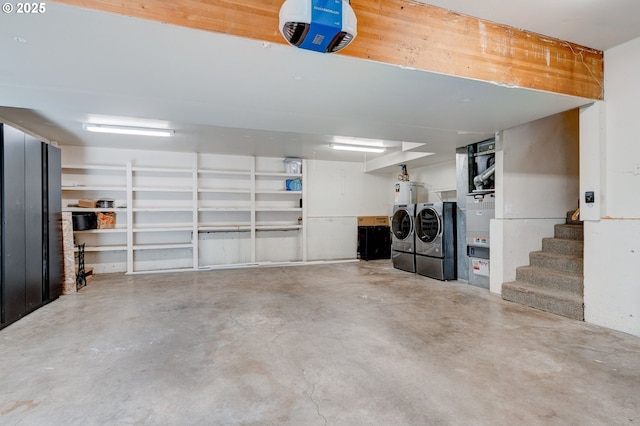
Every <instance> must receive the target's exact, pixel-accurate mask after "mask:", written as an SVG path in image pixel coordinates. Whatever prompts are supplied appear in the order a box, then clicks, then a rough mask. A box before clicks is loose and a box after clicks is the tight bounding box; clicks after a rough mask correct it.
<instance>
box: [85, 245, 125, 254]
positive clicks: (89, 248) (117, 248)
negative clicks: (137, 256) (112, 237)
mask: <svg viewBox="0 0 640 426" xmlns="http://www.w3.org/2000/svg"><path fill="white" fill-rule="evenodd" d="M126 249H127V246H85V247H84V251H85V253H88V252H102V251H124V250H126ZM73 251H74V252H76V253H77V252H78V247H76V248H74V249H73Z"/></svg>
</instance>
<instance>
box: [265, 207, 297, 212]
mask: <svg viewBox="0 0 640 426" xmlns="http://www.w3.org/2000/svg"><path fill="white" fill-rule="evenodd" d="M301 211H302V208H301V207H292V208H287V207H282V208H279V207H256V212H301Z"/></svg>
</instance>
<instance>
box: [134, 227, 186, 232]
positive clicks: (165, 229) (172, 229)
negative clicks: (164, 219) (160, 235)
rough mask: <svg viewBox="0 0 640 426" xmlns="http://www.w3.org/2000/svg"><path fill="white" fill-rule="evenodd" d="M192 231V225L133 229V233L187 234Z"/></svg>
mask: <svg viewBox="0 0 640 426" xmlns="http://www.w3.org/2000/svg"><path fill="white" fill-rule="evenodd" d="M189 231H193V225H189V226H158V227H148V228H145V227H143V228H133V232H136V233H138V232H189Z"/></svg>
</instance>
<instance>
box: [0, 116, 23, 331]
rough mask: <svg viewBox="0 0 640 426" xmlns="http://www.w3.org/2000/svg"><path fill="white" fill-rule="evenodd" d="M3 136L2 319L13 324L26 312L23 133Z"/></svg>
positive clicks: (7, 130) (10, 132) (12, 131)
mask: <svg viewBox="0 0 640 426" xmlns="http://www.w3.org/2000/svg"><path fill="white" fill-rule="evenodd" d="M3 134H4V135H3V136H4V137H3V141H2V156H3V158H2V183H3V200H2V223H3V234H4V235H3V239H2V245H3V246H2V253H3V255H4V270H3V273H4V276H3V280H2V286H3V291H4V300H3V302H4V304H3V320H4V322H11V321H15V320H16V319H18V318H20V317H21V316H22V315H24V313H25V298H26V294H25V275H24V271H25V266H26V264H25V248H26V247H25V238H24V230H25V207H24V201H25V199H24V188H25V182H24V133H22V132H20V131H18V130H16V129H13V128H11V127H9V126H6V125H5V126H3Z"/></svg>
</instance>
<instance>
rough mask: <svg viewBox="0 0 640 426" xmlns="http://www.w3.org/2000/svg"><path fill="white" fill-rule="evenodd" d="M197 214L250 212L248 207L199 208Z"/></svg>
mask: <svg viewBox="0 0 640 426" xmlns="http://www.w3.org/2000/svg"><path fill="white" fill-rule="evenodd" d="M198 211H199V212H250V211H251V208H249V207H246V208H245V207H199V208H198Z"/></svg>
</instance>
